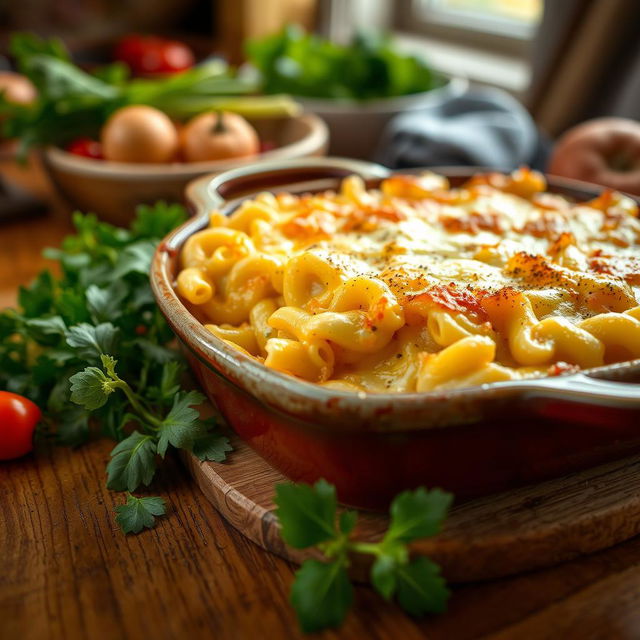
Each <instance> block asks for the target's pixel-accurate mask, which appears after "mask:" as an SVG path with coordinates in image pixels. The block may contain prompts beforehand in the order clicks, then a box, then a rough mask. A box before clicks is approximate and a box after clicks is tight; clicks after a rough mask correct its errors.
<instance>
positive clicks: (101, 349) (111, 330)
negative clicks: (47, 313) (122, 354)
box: [67, 322, 118, 358]
mask: <svg viewBox="0 0 640 640" xmlns="http://www.w3.org/2000/svg"><path fill="white" fill-rule="evenodd" d="M117 332H118V330H117V329H116V327H114V326H113V325H112V324H111V323H110V322H105V323H103V324H99V325H96V326H93V325H90V324H88V323H86V322H83V323H81V324H78V325H76V326H74V327H71V328H70V329H69V330H68V331H67V344H68V345H69V346H70V347H73V348H74V349H75V350H76V351H77V353H78V355H79V356H80V357H82V358H99V357H100V354H102V353H112V352H113V350H114V346H115V337H116V333H117Z"/></svg>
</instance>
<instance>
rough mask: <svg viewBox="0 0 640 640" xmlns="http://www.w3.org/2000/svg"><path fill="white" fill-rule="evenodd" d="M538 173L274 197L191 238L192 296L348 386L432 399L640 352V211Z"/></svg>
mask: <svg viewBox="0 0 640 640" xmlns="http://www.w3.org/2000/svg"><path fill="white" fill-rule="evenodd" d="M637 216H638V207H637V206H636V204H635V203H634V201H632V200H631V199H630V198H627V197H625V196H623V195H621V194H619V193H615V192H611V191H605V192H603V193H602V195H600V196H599V197H598V198H596V199H595V200H591V201H589V202H583V203H577V204H576V203H572V202H570V201H569V200H567V199H565V198H563V197H560V196H558V195H554V194H552V193H548V192H546V184H545V180H544V177H543V176H542V175H540V174H538V173H536V172H533V171H530V170H528V169H520V170H518V171H515V172H514V173H513V174H511V175H509V176H508V175H502V174H496V173H492V174H486V175H478V176H475V177H474V178H472V179H471V180H469V181H468V182H467V183H466V184H465V185H463V186H462V187H460V188H450V186H449V184H448V182H447V180H446V179H445V178H443V177H442V176H439V175H436V174H433V173H425V174H423V175H420V176H409V175H395V176H393V177H390V178H388V179H386V180H383V181H382V183H381V185H380V188H379V189H373V190H367V189H366V187H365V184H364V183H363V181H362V180H361V179H360V178H358V177H355V176H352V177H349V178H347V179H345V180H344V181H343V182H342V185H341V187H340V191H339V192H338V193H336V192H332V191H327V192H325V193H321V194H316V195H301V196H296V195H292V194H289V193H279V194H271V193H262V194H260V195H258V196H256V197H255V199H253V200H248V201H245V202H243V204H242V205H241V206H240V207H239V208H238V209H237V210H236V211H235V212H234V213H233V214H232V215H230V216H229V217H228V218H227V217H225V216H223V215H221V214H219V213H214V214H212V216H211V224H210V227H209V228H207V229H205V230H203V231H200V232H198V233H196V234H194V235H193V236H192V237H190V238H189V239H188V240H187V242H186V244H185V246H184V249H183V251H182V254H181V267H182V270H181V271H180V273H179V275H178V278H177V285H176V286H177V291H178V293H179V295H180V296H181V298H182V299H183V300H184V301H186V303H187V305H188V306H189V308H190V310H191V311H192V312H193V313H194V315H195V316H196V317H197V318H198V319H199V320H200V321H202V322H203V323H204V324H205V326H206V328H207V329H208V330H209V331H211V333H213V334H214V335H216V336H217V337H218V338H221V339H222V340H224V341H226V342H227V343H229V344H231V345H233V346H234V347H236V348H237V349H240V350H241V351H243V352H244V353H247V354H249V355H251V356H252V357H254V358H256V359H257V360H259V361H260V362H262V363H264V364H265V365H266V366H267V367H272V368H273V369H277V370H278V371H282V372H285V373H288V374H291V375H293V376H297V377H298V378H303V379H304V380H309V381H311V382H315V383H318V384H321V385H324V386H327V387H332V388H335V389H345V390H353V391H367V392H392V391H393V392H424V391H429V390H433V389H448V388H452V387H469V386H473V385H479V384H485V383H491V382H500V381H505V380H515V379H521V378H528V377H536V376H544V375H554V374H559V373H562V372H565V371H572V370H578V369H588V368H590V367H597V366H600V365H603V364H607V363H611V362H618V361H623V360H631V359H634V358H638V357H640V306H639V304H640V303H639V301H640V296H639V294H640V257H639V254H638V245H639V244H640V221H639V220H638V217H637Z"/></svg>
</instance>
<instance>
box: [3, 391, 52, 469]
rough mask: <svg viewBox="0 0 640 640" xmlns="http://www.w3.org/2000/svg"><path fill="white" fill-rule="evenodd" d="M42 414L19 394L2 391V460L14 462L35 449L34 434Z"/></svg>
mask: <svg viewBox="0 0 640 640" xmlns="http://www.w3.org/2000/svg"><path fill="white" fill-rule="evenodd" d="M41 416H42V412H41V411H40V409H38V407H37V406H36V405H35V404H33V402H31V400H27V398H23V397H22V396H19V395H18V394H17V393H11V392H9V391H0V460H13V459H14V458H20V457H21V456H24V455H26V454H27V453H29V451H31V449H33V432H34V430H35V428H36V424H37V423H38V420H40V417H41Z"/></svg>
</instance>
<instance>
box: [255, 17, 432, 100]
mask: <svg viewBox="0 0 640 640" xmlns="http://www.w3.org/2000/svg"><path fill="white" fill-rule="evenodd" d="M246 51H247V57H248V58H249V61H250V62H251V64H252V65H253V66H254V67H255V68H256V69H257V70H258V71H259V72H260V76H261V80H262V89H263V91H264V92H265V93H267V94H274V93H289V94H291V95H294V96H305V97H310V98H335V99H340V98H342V99H351V100H369V99H374V98H390V97H394V96H404V95H408V94H412V93H419V92H421V91H430V90H431V89H435V88H436V87H439V86H441V85H442V84H443V78H442V77H441V76H439V75H437V74H436V73H434V72H433V71H432V70H431V68H430V67H429V66H428V65H427V64H426V63H425V62H424V61H423V60H422V59H420V58H419V57H417V56H414V55H407V54H404V53H402V52H400V51H399V50H398V48H397V46H395V45H394V44H393V41H392V40H391V39H390V38H389V37H387V36H382V35H376V34H365V33H360V34H357V35H356V37H355V38H354V39H353V42H352V43H351V44H350V45H348V46H342V45H339V44H336V43H335V42H332V41H330V40H325V39H323V38H320V37H318V36H316V35H314V34H308V33H305V32H304V30H303V29H301V28H300V27H298V26H296V25H289V26H287V27H285V28H284V29H283V30H282V31H280V32H279V33H277V34H275V35H270V36H267V37H265V38H260V39H254V40H250V41H248V43H247V46H246Z"/></svg>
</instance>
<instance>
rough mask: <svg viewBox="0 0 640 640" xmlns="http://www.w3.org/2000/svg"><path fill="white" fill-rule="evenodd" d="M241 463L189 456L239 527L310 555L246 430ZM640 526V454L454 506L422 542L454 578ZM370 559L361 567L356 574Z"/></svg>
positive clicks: (276, 476) (515, 567)
mask: <svg viewBox="0 0 640 640" xmlns="http://www.w3.org/2000/svg"><path fill="white" fill-rule="evenodd" d="M231 440H232V444H233V447H234V453H233V463H232V464H227V463H215V462H200V461H199V460H198V459H197V458H195V457H194V456H192V455H190V454H185V455H184V456H183V458H184V460H185V463H186V464H187V467H188V468H189V470H190V471H191V474H192V475H193V477H194V478H195V480H196V482H197V483H198V485H199V487H200V488H201V489H202V491H203V493H204V494H205V495H206V496H207V498H209V500H211V502H212V503H213V505H214V506H215V507H216V508H217V509H218V511H219V512H220V513H221V514H222V515H223V516H224V517H225V518H226V519H227V520H228V521H229V523H231V524H232V525H233V526H234V527H235V528H236V529H237V530H238V531H240V532H241V533H242V534H243V535H245V536H247V537H248V538H249V539H250V540H252V541H253V542H255V543H256V544H258V545H260V546H261V547H263V548H264V549H267V550H269V551H271V552H272V553H276V554H277V555H279V556H281V557H283V558H286V559H288V560H291V561H293V562H298V563H299V562H301V561H302V560H304V559H305V558H307V557H311V555H314V554H311V553H309V552H307V551H300V550H296V549H291V548H290V547H287V546H286V545H285V544H283V542H282V540H281V538H280V535H279V525H278V522H277V519H276V517H275V515H274V512H273V510H274V504H273V493H274V491H273V487H274V485H276V484H278V483H281V482H286V481H287V480H286V478H285V477H284V476H283V475H282V474H281V473H280V472H279V471H276V470H275V469H274V468H273V467H271V466H270V465H269V464H268V463H267V462H265V461H264V460H263V459H262V458H260V456H258V454H257V453H255V452H254V451H253V450H252V449H251V448H250V447H249V446H248V445H247V444H245V443H244V442H242V440H240V439H239V438H238V437H237V436H232V439H231ZM387 526H388V518H387V517H386V516H385V515H384V514H377V513H373V512H361V513H360V522H359V525H358V529H357V531H356V534H357V536H358V537H359V538H362V539H363V540H377V539H379V538H380V537H381V535H382V533H383V532H384V531H385V530H386V528H387ZM639 532H640V457H634V458H629V459H627V460H622V461H618V462H615V463H610V464H607V465H603V466H600V467H597V468H594V469H589V470H587V471H582V472H580V473H574V474H572V475H570V476H566V477H564V478H558V479H556V480H551V481H548V482H544V483H541V484H538V485H535V486H529V487H523V488H520V489H516V490H513V491H509V492H506V493H502V494H499V495H496V496H487V497H486V498H482V499H478V500H472V501H469V502H465V503H462V504H460V505H457V506H455V507H454V508H453V509H452V511H451V514H450V515H449V518H448V519H447V523H446V526H445V528H444V530H443V531H442V533H441V534H440V535H438V536H436V537H435V538H431V539H428V540H422V541H419V542H417V543H416V544H414V545H413V551H414V552H415V553H417V554H424V555H428V556H429V557H430V558H432V559H433V560H435V561H436V562H437V563H438V564H439V565H440V566H441V567H442V570H443V573H444V575H445V576H446V577H447V579H448V580H450V581H455V582H470V581H474V580H475V581H477V580H487V579H490V578H497V577H504V576H508V575H513V574H515V573H521V572H523V571H529V570H531V569H537V568H540V567H545V566H552V565H554V564H557V563H558V562H562V561H564V560H568V559H571V558H574V557H576V556H579V555H583V554H586V553H592V552H593V551H597V550H600V549H604V548H607V547H610V546H613V545H614V544H617V543H619V542H622V541H623V540H627V539H629V538H631V537H633V536H635V535H637V534H638V533H639ZM365 568H366V567H359V566H358V565H356V566H355V572H354V573H355V575H356V576H361V575H363V574H364V571H363V569H365Z"/></svg>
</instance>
